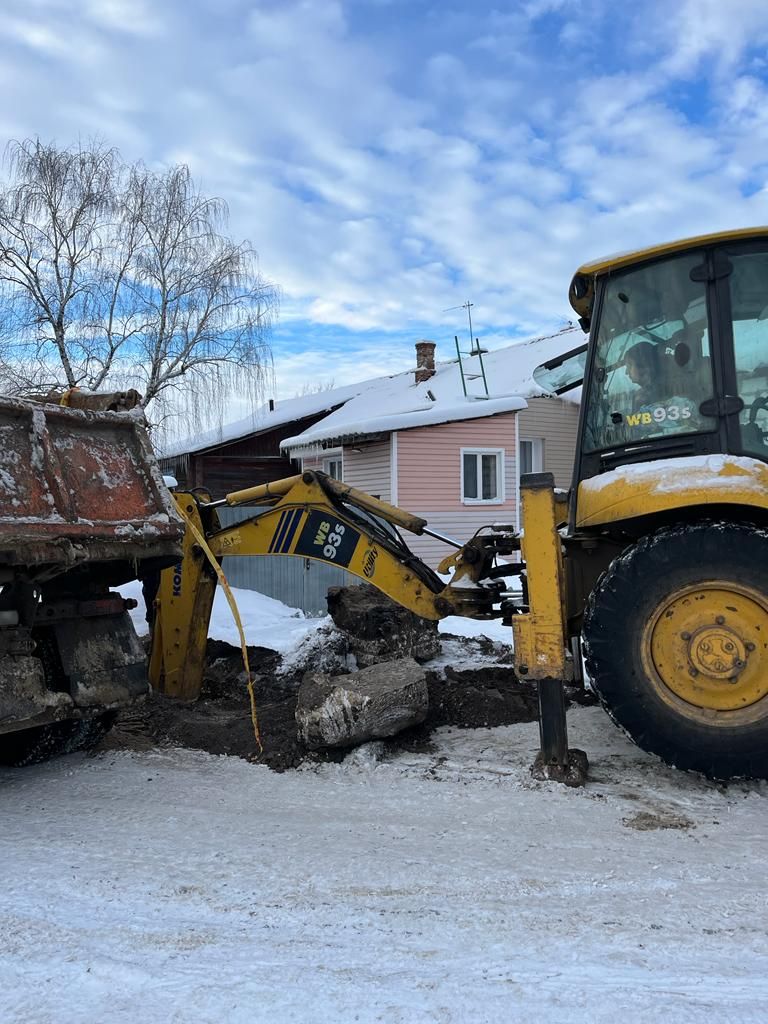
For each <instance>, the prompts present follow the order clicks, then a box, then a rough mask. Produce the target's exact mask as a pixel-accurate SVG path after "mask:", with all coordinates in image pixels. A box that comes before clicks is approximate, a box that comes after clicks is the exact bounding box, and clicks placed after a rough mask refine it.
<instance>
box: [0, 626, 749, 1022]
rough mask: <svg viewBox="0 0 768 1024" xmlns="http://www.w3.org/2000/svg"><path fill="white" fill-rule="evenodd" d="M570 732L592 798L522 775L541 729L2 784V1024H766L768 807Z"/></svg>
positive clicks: (16, 775) (591, 734) (37, 770)
mask: <svg viewBox="0 0 768 1024" xmlns="http://www.w3.org/2000/svg"><path fill="white" fill-rule="evenodd" d="M276 614H277V612H276ZM289 617H290V616H289ZM305 621H306V620H305ZM246 631H247V632H249V630H248V628H247V629H246ZM249 641H250V642H252V643H259V641H258V640H257V639H254V638H253V637H252V634H251V633H250V632H249ZM569 721H570V728H571V741H572V743H573V744H574V745H579V746H582V747H584V748H585V749H586V750H588V751H589V754H590V757H591V762H592V772H591V781H590V783H589V785H588V786H587V787H586V788H585V789H584V790H569V789H565V788H562V787H559V786H557V785H556V784H554V783H536V782H534V781H533V780H532V779H531V778H530V775H529V773H528V765H529V763H530V761H531V758H532V755H533V752H534V750H535V747H536V741H537V737H536V727H535V726H534V725H518V726H508V727H506V728H500V729H493V730H489V729H486V730H471V731H462V730H455V729H454V730H447V729H444V730H441V731H439V732H438V733H437V734H435V736H434V741H435V742H434V749H432V750H430V751H428V752H422V753H418V754H416V753H406V752H400V753H397V754H394V755H391V757H390V758H389V759H385V760H381V759H380V758H379V757H378V756H377V750H378V748H377V747H376V746H375V745H372V746H368V747H365V748H360V749H359V750H358V751H357V752H355V753H354V754H353V755H351V756H350V757H348V758H347V760H346V761H345V762H344V763H342V764H340V765H335V764H325V765H316V766H314V767H312V768H306V769H304V770H301V771H292V772H286V773H284V774H276V773H273V772H271V771H270V770H269V769H267V768H266V767H264V766H255V765H250V764H248V763H246V762H245V761H242V760H239V759H235V758H226V757H213V756H211V755H208V754H202V753H198V752H192V751H187V750H165V751H152V752H149V753H127V752H121V753H103V754H99V755H97V756H95V757H84V756H82V755H72V756H70V757H68V758H63V759H59V760H57V761H54V762H50V763H48V764H44V765H40V766H37V767H33V768H27V769H23V770H5V771H4V772H2V773H1V774H0V804H1V805H2V815H3V829H2V833H0V857H1V862H2V864H3V888H2V893H3V895H2V904H1V905H0V906H1V911H2V927H0V1021H2V1022H4V1024H5V1022H12V1024H70V1022H71V1024H75V1022H76V1024H84V1022H88V1024H90V1022H99V1024H101V1022H121V1024H122V1022H125V1024H129V1022H130V1024H133V1022H142V1024H154V1022H164V1024H165V1022H168V1024H170V1022H174V1024H175V1022H178V1024H187V1022H211V1024H214V1022H215V1024H220V1022H233V1024H240V1022H242V1024H251V1022H260V1021H265V1022H266V1021H268V1022H273V1024H282V1022H302V1024H303V1022H307V1024H309V1022H312V1024H323V1022H334V1024H346V1022H348V1021H350V1022H352V1021H359V1022H361V1024H367V1022H374V1021H383V1022H392V1024H411V1022H416V1024H418V1022H441V1024H442V1022H445V1024H465V1022H509V1021H511V1022H517V1021H520V1022H529V1021H530V1022H533V1021H535V1022H537V1024H539V1022H542V1024H549V1022H552V1024H554V1022H558V1024H559V1022H562V1021H567V1022H584V1024H602V1022H609V1021H610V1022H611V1024H613V1022H615V1021H617V1020H619V1021H621V1022H622V1024H630V1022H649V1024H650V1022H654V1024H655V1022H657V1021H659V1020H666V1021H670V1022H672V1024H685V1022H689V1021H690V1022H693V1021H695V1022H699V1021H701V1022H707V1024H713V1022H726V1021H733V1022H739V1024H748V1022H752V1021H754V1022H756V1024H757V1022H760V1024H762V1022H763V1021H764V1020H765V1019H766V1006H768V979H767V978H766V963H768V913H767V911H768V908H767V907H766V896H765V892H766V884H765V878H764V875H765V872H764V869H763V866H762V856H763V853H764V851H765V849H766V845H767V844H768V822H767V821H766V808H768V802H767V800H766V798H767V797H768V789H767V788H766V786H765V785H763V784H739V785H733V786H731V787H729V788H727V789H726V788H723V787H721V786H718V785H715V784H712V783H708V782H706V781H704V780H701V779H699V778H696V777H692V776H686V775H682V774H679V773H675V772H673V771H671V770H669V769H666V768H664V767H662V766H660V765H659V764H658V763H657V762H656V761H655V760H654V759H652V758H650V757H648V756H646V755H644V754H643V753H641V752H640V751H638V750H637V749H636V748H634V747H633V746H631V745H630V744H629V743H628V742H627V741H626V740H624V738H623V737H622V736H621V734H620V733H619V732H618V731H617V730H616V729H615V728H614V727H613V726H612V725H611V723H610V722H609V721H608V719H607V718H606V717H605V716H604V715H603V713H602V712H601V711H599V710H598V709H596V708H576V709H574V710H573V711H572V712H571V713H570V715H569Z"/></svg>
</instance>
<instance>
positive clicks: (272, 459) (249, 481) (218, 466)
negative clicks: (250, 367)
mask: <svg viewBox="0 0 768 1024" xmlns="http://www.w3.org/2000/svg"><path fill="white" fill-rule="evenodd" d="M325 415H327V413H318V414H317V415H314V416H305V417H304V418H302V419H299V420H295V421H293V422H292V423H289V424H283V425H282V426H280V427H275V428H273V429H272V430H262V431H261V432H260V433H253V434H247V435H246V436H245V437H241V438H238V439H237V440H236V441H229V442H226V443H225V442H222V443H221V444H219V445H213V446H211V447H210V448H208V449H206V450H205V451H202V452H191V453H188V454H182V455H175V456H170V457H168V458H161V459H160V465H161V467H162V470H163V472H164V473H171V474H172V475H173V476H175V477H176V479H177V480H178V482H179V487H180V488H181V489H182V490H183V489H184V488H193V487H203V488H205V490H207V491H209V492H210V493H211V495H212V497H213V498H214V499H215V498H222V497H224V495H225V494H228V493H229V492H230V491H238V490H241V489H243V488H244V487H254V486H256V485H257V484H265V483H269V482H270V481H271V480H280V479H282V477H286V476H293V475H294V473H297V472H298V468H299V467H298V461H294V460H291V459H289V458H286V457H285V456H284V455H282V454H281V452H280V441H281V440H282V439H283V438H284V437H285V436H286V435H288V434H290V433H291V432H296V433H301V431H303V430H308V429H309V427H311V426H314V424H315V423H317V421H318V420H320V419H322V418H323V416H325Z"/></svg>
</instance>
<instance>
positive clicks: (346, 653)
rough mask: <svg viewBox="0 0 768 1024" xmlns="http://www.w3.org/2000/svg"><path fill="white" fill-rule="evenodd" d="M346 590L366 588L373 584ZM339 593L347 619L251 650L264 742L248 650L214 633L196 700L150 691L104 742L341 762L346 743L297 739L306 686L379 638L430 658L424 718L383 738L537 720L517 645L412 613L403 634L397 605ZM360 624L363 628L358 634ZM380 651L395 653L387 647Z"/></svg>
mask: <svg viewBox="0 0 768 1024" xmlns="http://www.w3.org/2000/svg"><path fill="white" fill-rule="evenodd" d="M345 589H346V590H350V591H357V592H361V591H364V590H368V589H369V588H360V587H353V588H345ZM360 599H361V600H362V601H363V607H362V608H361V606H360V604H359V600H360ZM333 600H334V599H333V598H332V602H333ZM335 602H336V603H335V607H336V608H337V609H341V612H339V617H340V621H343V622H344V624H345V626H346V628H344V629H339V628H336V627H321V628H319V629H317V630H316V631H315V632H314V633H312V634H310V635H309V636H308V637H307V638H306V639H305V641H304V642H303V643H302V644H301V645H300V647H299V648H298V649H297V650H295V651H293V652H291V654H290V655H289V656H287V657H286V658H282V657H281V656H280V655H279V654H277V653H276V652H275V651H271V650H268V649H266V648H257V647H250V648H249V649H248V656H249V661H250V664H251V666H252V669H253V670H254V671H255V672H256V675H255V678H254V689H255V693H256V701H257V710H258V724H259V729H260V736H261V744H262V746H261V749H259V747H258V744H257V742H256V739H255V736H254V728H253V723H252V719H251V709H250V702H249V698H248V692H247V688H246V682H245V673H244V670H243V663H242V657H241V653H240V651H239V650H238V649H237V648H235V647H231V646H230V645H229V644H226V643H223V642H222V641H215V640H209V641H208V650H207V664H206V670H205V676H204V681H203V689H202V692H201V695H200V698H199V700H197V701H193V702H189V703H182V702H180V701H176V700H171V699H169V698H165V697H162V696H159V695H156V696H153V697H152V698H150V699H149V700H148V701H147V702H146V703H145V704H143V705H141V706H140V707H138V708H135V709H133V710H132V711H131V712H128V713H124V714H123V715H122V716H121V718H120V720H119V721H118V723H117V725H116V726H115V728H114V729H113V731H112V733H111V734H110V735H109V736H108V737H107V739H106V740H105V743H104V746H106V747H109V748H111V749H115V748H127V749H147V747H149V746H153V745H158V746H182V747H191V748H193V749H199V750H206V751H208V752H210V753H212V754H233V755H236V756H239V757H244V758H247V759H248V760H250V761H254V762H257V763H262V764H266V765H269V767H271V768H273V769H276V770H285V769H288V768H294V767H296V766H297V765H299V764H301V763H302V762H305V761H318V760H320V761H329V760H332V761H340V760H342V759H343V758H344V756H345V754H346V753H347V752H348V751H346V750H344V749H321V750H308V749H307V747H306V746H304V745H303V744H302V743H301V742H300V741H299V738H298V728H297V724H296V717H295V714H296V705H297V699H298V693H299V688H300V686H301V683H302V680H303V679H304V678H305V676H306V675H307V674H308V673H325V674H326V675H328V676H331V677H333V676H343V675H347V674H349V673H351V672H355V671H356V670H358V669H359V668H362V665H361V664H360V661H359V660H358V657H359V655H360V654H361V653H362V658H361V659H360V660H362V661H363V663H366V664H367V662H368V656H370V655H371V653H372V651H373V650H374V647H375V646H379V647H382V648H386V649H387V651H388V652H389V653H391V652H394V651H395V650H397V651H398V652H403V651H408V652H409V653H410V654H411V656H413V655H414V653H415V652H418V654H419V655H420V657H419V659H418V660H419V661H425V662H426V663H425V664H424V665H423V667H424V671H425V673H426V680H427V689H428V697H429V707H428V712H427V717H426V719H425V720H424V721H423V722H422V723H421V724H420V725H417V726H413V727H411V728H409V729H406V730H404V731H403V732H400V733H398V735H396V736H393V737H391V738H390V739H387V740H385V741H384V742H385V743H386V744H387V746H389V747H390V748H393V749H397V748H407V749H414V748H419V747H423V746H424V745H425V744H427V743H429V736H430V734H431V732H432V731H433V730H434V729H436V728H439V727H440V726H448V725H452V726H457V727H461V728H491V727H495V726H500V725H511V724H513V723H515V722H530V721H534V720H535V719H536V717H537V713H538V712H537V699H536V691H535V688H534V687H533V686H531V685H530V684H528V683H523V682H520V681H519V680H518V679H517V677H516V676H515V673H514V670H513V668H512V664H511V663H512V652H511V648H509V647H507V646H505V645H503V644H496V643H494V642H493V641H491V640H488V639H486V638H484V637H472V638H470V637H458V636H446V635H444V634H443V635H440V634H438V633H437V631H436V630H435V629H434V625H433V624H431V623H429V624H426V626H424V623H423V620H420V619H418V618H417V617H416V616H410V613H404V614H405V616H410V618H409V619H408V620H407V621H406V622H405V624H404V626H403V629H402V632H404V634H405V636H404V637H403V636H400V639H399V640H398V636H399V634H397V631H396V623H398V622H401V619H400V618H399V617H397V618H394V617H393V613H392V608H393V607H395V606H388V605H387V604H386V603H384V604H382V602H381V598H379V605H378V606H376V604H375V602H371V601H370V595H369V594H367V593H363V594H360V593H357V594H353V595H352V596H351V597H350V595H348V594H342V595H341V596H340V597H337V598H336V599H335ZM355 602H358V603H357V604H356V603H355ZM390 605H391V603H390ZM355 607H357V608H358V609H359V613H358V614H356V613H355V611H354V608H355ZM377 607H378V610H377ZM397 611H398V612H400V609H397ZM411 620H415V621H411ZM353 630H355V631H356V632H353ZM392 630H394V631H395V632H392ZM360 632H362V633H363V636H362V637H361V636H359V635H356V633H360ZM424 655H427V657H426V658H425V657H424ZM400 656H401V657H402V653H401V654H400ZM380 660H381V661H387V660H388V659H387V657H385V656H382V657H381V659H380Z"/></svg>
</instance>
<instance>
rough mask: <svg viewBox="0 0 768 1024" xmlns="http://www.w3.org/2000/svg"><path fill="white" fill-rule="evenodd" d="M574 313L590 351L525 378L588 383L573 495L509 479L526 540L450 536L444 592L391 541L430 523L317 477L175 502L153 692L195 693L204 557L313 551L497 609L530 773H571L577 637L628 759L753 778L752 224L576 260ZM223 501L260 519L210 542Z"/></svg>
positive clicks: (756, 705) (758, 765)
mask: <svg viewBox="0 0 768 1024" xmlns="http://www.w3.org/2000/svg"><path fill="white" fill-rule="evenodd" d="M570 300H571V304H572V305H573V308H574V309H575V311H576V313H577V314H578V316H579V320H580V323H581V326H582V327H583V329H584V330H585V332H587V331H588V332H589V340H588V343H586V344H584V345H583V346H580V347H578V348H576V349H574V350H573V351H572V352H569V353H567V354H565V355H564V356H562V357H561V358H559V359H556V360H552V361H551V362H549V363H547V364H545V365H544V366H542V367H540V368H539V370H538V371H537V374H536V376H537V379H538V381H539V383H540V384H541V386H542V387H543V388H544V389H545V390H548V391H550V392H552V393H556V394H559V393H563V392H565V391H567V390H568V389H569V388H574V387H582V388H583V400H582V407H581V418H580V426H579V439H578V446H577V454H576V462H575V469H574V477H573V486H572V488H571V490H570V493H569V495H568V496H567V498H566V496H565V495H560V494H558V493H557V492H556V491H555V490H554V488H553V486H552V479H551V477H550V476H549V475H548V474H538V475H536V474H533V475H528V476H525V477H523V479H522V481H521V499H522V523H523V530H522V535H521V536H520V537H515V536H513V535H511V534H510V533H508V532H507V533H505V532H501V533H494V532H493V531H489V532H488V533H487V534H482V535H480V536H478V537H476V538H474V539H473V540H472V541H470V543H469V544H467V545H465V546H463V547H460V546H458V545H457V547H459V550H458V551H457V552H456V554H455V556H454V557H453V558H452V559H450V560H448V561H450V562H451V563H452V566H453V568H454V570H455V571H454V574H453V576H452V579H451V582H450V584H448V585H446V584H445V583H444V581H443V580H442V579H441V578H440V576H438V575H436V574H435V573H434V572H432V571H431V570H430V569H428V568H427V567H426V566H424V565H423V564H422V563H420V562H419V561H418V560H417V559H415V558H414V557H413V555H411V553H410V551H409V550H408V548H407V547H406V546H405V544H404V543H403V542H402V540H401V538H400V536H399V534H398V533H397V532H396V531H395V530H393V529H392V525H394V526H396V527H399V528H404V529H406V530H410V531H412V532H415V533H421V532H430V531H429V526H428V524H427V523H426V522H424V520H421V519H418V517H414V516H410V515H409V514H408V513H406V512H403V510H400V509H395V508H392V507H391V506H385V505H383V504H382V503H381V502H378V501H377V500H376V499H374V498H371V497H370V496H367V495H363V494H361V493H360V492H357V491H354V490H353V489H352V488H349V487H347V486H346V485H344V484H340V483H339V482H338V481H334V480H332V479H330V478H328V477H325V476H324V475H323V474H319V473H305V474H303V475H301V476H297V477H293V478H290V479H288V480H284V481H278V482H276V483H274V484H270V485H264V486H262V487H257V488H252V489H247V490H244V491H240V492H237V493H234V494H231V495H228V496H227V497H226V498H225V499H222V500H221V501H220V502H211V501H209V500H206V499H205V498H204V497H202V498H201V496H200V495H199V494H179V495H177V500H178V502H179V507H180V510H181V512H182V514H183V515H184V517H185V518H186V519H187V521H188V532H187V537H186V541H185V553H184V558H183V559H182V560H181V561H179V562H178V563H177V565H176V566H175V567H174V568H172V569H169V570H166V571H165V572H164V573H163V574H162V578H161V581H160V585H159V590H158V593H157V601H156V606H157V619H156V626H155V633H154V643H153V648H152V663H151V675H152V681H153V683H154V684H155V685H156V686H157V687H158V688H159V689H160V690H162V691H164V692H166V693H169V694H176V695H178V696H182V697H192V696H195V695H196V693H197V692H198V691H199V685H200V678H201V672H202V659H203V656H204V650H205V638H206V634H207V626H208V616H209V614H210V608H211V603H212V600H213V591H214V588H215V585H216V575H215V572H214V571H213V570H212V569H211V567H210V566H211V562H210V561H208V559H207V558H206V549H207V551H208V553H209V554H210V556H211V559H212V561H213V562H214V563H215V562H217V561H218V560H220V559H221V558H222V557H224V556H225V555H227V554H248V553H251V554H269V553H272V554H281V555H286V554H287V555H295V556H299V557H303V558H315V559H319V560H325V561H330V562H333V563H334V564H336V565H342V566H344V567H345V568H347V569H349V570H350V571H351V572H353V573H355V574H356V575H358V576H360V577H361V578H362V579H365V580H368V581H369V582H371V583H372V584H374V585H375V586H378V587H379V588H380V589H381V590H383V591H384V592H386V593H387V594H388V595H389V596H390V597H393V598H394V599H395V600H397V601H399V602H400V603H401V604H403V605H404V606H406V607H408V608H410V609H411V610H413V611H415V612H417V613H418V614H420V615H423V616H425V617H427V618H433V619H436V618H441V617H442V616H444V615H447V614H469V615H472V616H491V615H497V616H503V618H504V620H505V621H506V622H508V623H510V624H511V626H512V629H513V635H514V643H515V661H516V669H517V673H518V675H519V676H520V677H522V678H525V679H530V680H532V681H535V682H536V683H537V684H538V688H539V701H540V710H541V716H540V718H541V745H542V750H541V753H540V756H539V759H538V771H539V773H540V774H541V775H543V776H545V777H549V778H561V779H564V780H568V779H569V778H571V779H572V778H573V777H574V776H578V775H579V774H583V771H584V763H583V756H582V755H580V752H573V751H569V749H568V743H567V733H566V728H565V712H564V701H563V685H564V683H573V682H578V681H579V680H580V678H581V668H582V642H581V641H582V638H583V650H584V654H585V658H586V665H587V669H588V672H589V676H590V678H591V681H592V686H593V687H594V689H595V690H596V691H597V693H598V695H599V697H600V700H601V701H602V702H603V704H604V705H605V707H606V708H607V710H608V712H609V713H610V715H611V716H612V717H613V718H614V719H615V721H616V722H617V723H618V724H619V725H620V726H621V727H622V728H623V729H624V730H625V731H626V732H627V733H628V734H629V735H630V736H631V737H632V738H633V739H634V740H635V742H636V743H638V744H639V745H640V746H641V747H643V748H644V749H646V750H648V751H651V752H653V753H656V754H658V755H659V756H660V757H662V758H663V759H664V760H665V761H667V762H668V763H670V764H673V765H676V766H678V767H680V768H684V769H692V770H698V771H701V772H704V773H705V774H707V775H710V776H713V777H716V778H722V779H728V778H733V777H741V776H747V777H757V778H766V777H768V228H755V229H745V230H739V231H731V232H722V233H718V234H714V235H706V236H701V237H697V238H691V239H685V240H683V241H679V242H676V243H672V244H668V245H663V246H658V247H655V248H650V249H644V250H641V251H638V252H634V253H631V254H625V255H621V256H615V257H611V258H608V259H604V260H599V261H595V262H593V263H588V264H585V265H584V266H582V267H581V268H580V269H579V271H578V272H577V273H576V275H575V276H574V278H573V281H572V284H571V288H570ZM224 503H226V504H230V505H236V504H241V503H249V504H254V506H255V507H254V517H253V518H252V519H251V520H249V521H246V522H244V523H239V524H237V525H236V526H231V527H227V528H223V529H222V528H221V527H220V526H219V524H218V521H217V518H216V507H217V505H220V504H224ZM388 524H390V525H388ZM516 549H520V550H521V552H522V561H521V562H520V563H519V564H517V565H515V564H514V561H513V558H512V559H511V558H510V556H513V553H514V551H515V550H516ZM513 557H514V556H513ZM448 561H447V562H446V564H444V565H443V566H441V568H442V569H444V570H445V569H448V568H449V565H448ZM514 574H520V575H521V580H522V585H523V591H522V599H519V598H518V599H515V598H514V597H513V596H511V594H510V591H509V590H508V587H507V583H506V582H505V580H508V578H509V577H510V576H511V575H514Z"/></svg>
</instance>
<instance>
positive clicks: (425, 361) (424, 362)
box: [416, 341, 435, 384]
mask: <svg viewBox="0 0 768 1024" xmlns="http://www.w3.org/2000/svg"><path fill="white" fill-rule="evenodd" d="M434 375H435V343H434V341H417V342H416V383H417V384H423V383H424V381H425V380H429V378H430V377H434Z"/></svg>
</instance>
